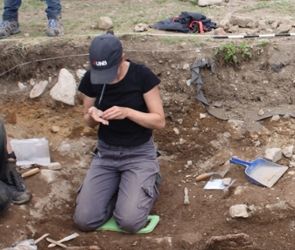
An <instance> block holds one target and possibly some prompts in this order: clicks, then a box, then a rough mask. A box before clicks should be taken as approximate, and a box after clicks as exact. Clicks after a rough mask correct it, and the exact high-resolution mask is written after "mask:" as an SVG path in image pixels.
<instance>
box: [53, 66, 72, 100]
mask: <svg viewBox="0 0 295 250" xmlns="http://www.w3.org/2000/svg"><path fill="white" fill-rule="evenodd" d="M76 89H77V85H76V80H75V77H74V76H73V75H72V74H71V73H70V72H69V71H68V70H67V69H64V68H63V69H61V70H60V72H59V76H58V81H57V83H56V84H55V85H54V86H53V88H52V89H51V90H50V96H51V97H52V98H53V99H54V100H57V101H60V102H63V103H66V104H69V105H74V104H75V96H76Z"/></svg>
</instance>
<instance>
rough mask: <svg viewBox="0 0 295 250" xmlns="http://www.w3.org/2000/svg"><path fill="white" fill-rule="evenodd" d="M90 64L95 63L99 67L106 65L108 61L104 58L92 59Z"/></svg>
mask: <svg viewBox="0 0 295 250" xmlns="http://www.w3.org/2000/svg"><path fill="white" fill-rule="evenodd" d="M92 64H94V65H96V66H98V67H99V66H106V65H108V62H107V61H106V60H104V61H94V60H93V62H92Z"/></svg>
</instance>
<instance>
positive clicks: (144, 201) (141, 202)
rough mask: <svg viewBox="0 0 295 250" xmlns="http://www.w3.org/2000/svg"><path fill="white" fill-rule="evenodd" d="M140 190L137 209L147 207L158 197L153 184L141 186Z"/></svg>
mask: <svg viewBox="0 0 295 250" xmlns="http://www.w3.org/2000/svg"><path fill="white" fill-rule="evenodd" d="M141 191H142V192H141V196H140V198H139V199H138V203H137V207H138V208H139V209H148V208H149V207H150V206H151V205H152V203H153V202H154V201H155V200H156V198H157V197H158V195H159V193H158V189H157V187H156V186H155V185H151V186H149V187H141Z"/></svg>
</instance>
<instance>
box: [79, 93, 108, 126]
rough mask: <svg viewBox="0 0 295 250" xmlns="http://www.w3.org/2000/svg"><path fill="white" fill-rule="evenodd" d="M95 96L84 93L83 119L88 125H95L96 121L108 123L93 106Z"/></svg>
mask: <svg viewBox="0 0 295 250" xmlns="http://www.w3.org/2000/svg"><path fill="white" fill-rule="evenodd" d="M94 102H95V98H92V97H88V96H86V95H84V98H83V105H84V121H85V123H86V124H87V125H88V126H89V127H92V128H93V127H95V126H96V125H97V124H98V123H103V124H104V125H108V121H105V120H104V119H102V118H101V114H102V111H101V110H99V109H97V108H96V107H94Z"/></svg>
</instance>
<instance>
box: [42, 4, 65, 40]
mask: <svg viewBox="0 0 295 250" xmlns="http://www.w3.org/2000/svg"><path fill="white" fill-rule="evenodd" d="M46 3H47V8H46V9H45V12H46V14H47V19H48V23H47V35H48V36H62V35H64V28H63V25H62V21H61V10H62V6H61V0H46Z"/></svg>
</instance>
